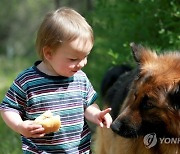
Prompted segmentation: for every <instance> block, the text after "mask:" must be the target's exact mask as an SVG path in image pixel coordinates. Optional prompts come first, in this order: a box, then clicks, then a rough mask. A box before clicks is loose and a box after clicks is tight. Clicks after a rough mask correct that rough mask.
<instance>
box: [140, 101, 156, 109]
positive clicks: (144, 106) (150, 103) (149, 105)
mask: <svg viewBox="0 0 180 154" xmlns="http://www.w3.org/2000/svg"><path fill="white" fill-rule="evenodd" d="M152 108H154V105H153V103H152V102H151V101H147V102H145V103H143V109H146V110H148V109H152Z"/></svg>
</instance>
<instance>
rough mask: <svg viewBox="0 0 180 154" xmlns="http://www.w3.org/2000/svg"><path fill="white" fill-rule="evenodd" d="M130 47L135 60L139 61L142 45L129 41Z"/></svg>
mask: <svg viewBox="0 0 180 154" xmlns="http://www.w3.org/2000/svg"><path fill="white" fill-rule="evenodd" d="M130 47H131V49H132V53H133V56H134V59H135V60H136V62H138V63H140V61H141V51H143V49H144V47H143V46H142V45H140V44H138V45H137V44H135V43H134V42H132V43H130Z"/></svg>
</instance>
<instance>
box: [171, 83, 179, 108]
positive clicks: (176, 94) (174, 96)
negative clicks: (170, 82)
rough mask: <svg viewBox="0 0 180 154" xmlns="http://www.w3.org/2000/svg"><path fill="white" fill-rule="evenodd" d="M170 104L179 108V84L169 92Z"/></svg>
mask: <svg viewBox="0 0 180 154" xmlns="http://www.w3.org/2000/svg"><path fill="white" fill-rule="evenodd" d="M169 101H170V106H172V107H173V109H175V110H180V85H179V86H178V87H177V88H176V89H175V90H174V91H173V92H171V93H170V94H169Z"/></svg>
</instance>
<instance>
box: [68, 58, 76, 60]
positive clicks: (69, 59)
mask: <svg viewBox="0 0 180 154" xmlns="http://www.w3.org/2000/svg"><path fill="white" fill-rule="evenodd" d="M69 60H70V61H76V60H77V59H73V58H70V59H69Z"/></svg>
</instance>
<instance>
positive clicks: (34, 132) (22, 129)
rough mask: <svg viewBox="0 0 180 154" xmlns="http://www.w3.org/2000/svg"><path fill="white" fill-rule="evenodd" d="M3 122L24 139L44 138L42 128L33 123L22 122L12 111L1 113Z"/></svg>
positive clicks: (28, 121)
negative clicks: (24, 137)
mask: <svg viewBox="0 0 180 154" xmlns="http://www.w3.org/2000/svg"><path fill="white" fill-rule="evenodd" d="M1 116H2V118H3V120H4V122H5V123H6V124H7V125H8V126H9V127H10V128H11V129H12V130H14V131H15V132H17V133H19V134H22V135H23V136H26V137H33V138H36V137H42V136H44V128H43V127H42V126H41V125H38V124H35V123H34V121H30V120H26V121H23V120H22V118H21V116H20V115H19V114H18V113H16V112H13V111H1Z"/></svg>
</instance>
